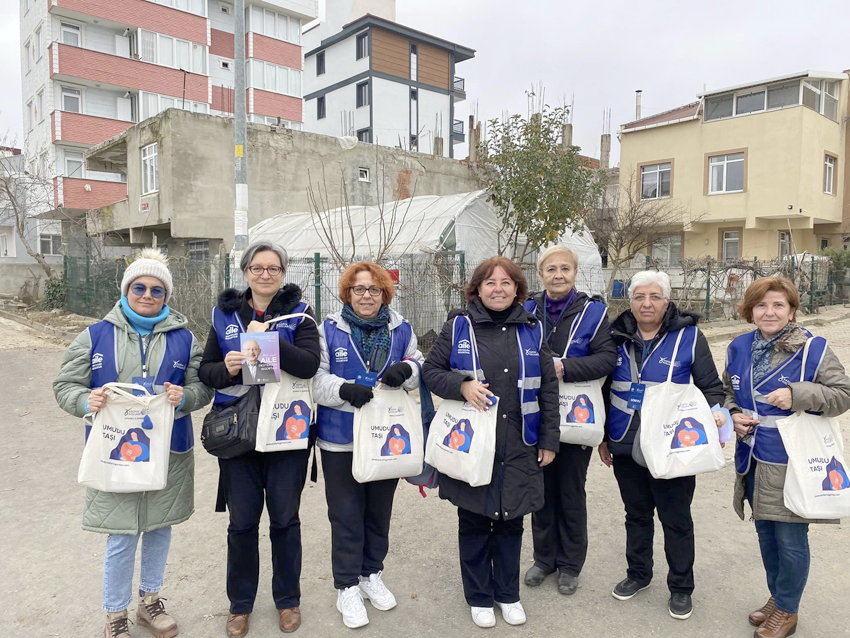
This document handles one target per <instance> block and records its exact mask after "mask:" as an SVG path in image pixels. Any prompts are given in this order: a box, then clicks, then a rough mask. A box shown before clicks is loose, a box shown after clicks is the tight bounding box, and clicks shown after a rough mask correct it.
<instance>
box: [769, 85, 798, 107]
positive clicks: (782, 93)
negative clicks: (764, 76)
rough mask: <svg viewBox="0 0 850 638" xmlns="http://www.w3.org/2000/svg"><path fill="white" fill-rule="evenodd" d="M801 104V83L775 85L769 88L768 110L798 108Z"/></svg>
mask: <svg viewBox="0 0 850 638" xmlns="http://www.w3.org/2000/svg"><path fill="white" fill-rule="evenodd" d="M799 103H800V81H799V80H794V81H793V82H785V83H784V84H773V85H771V86H769V87H767V108H768V109H781V108H783V107H786V106H797V105H798V104H799Z"/></svg>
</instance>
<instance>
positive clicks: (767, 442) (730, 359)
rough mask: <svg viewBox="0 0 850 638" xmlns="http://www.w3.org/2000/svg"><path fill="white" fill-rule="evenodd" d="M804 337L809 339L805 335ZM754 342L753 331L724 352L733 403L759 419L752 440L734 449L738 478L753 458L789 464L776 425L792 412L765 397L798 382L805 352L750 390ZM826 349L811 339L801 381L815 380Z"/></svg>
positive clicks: (822, 341) (818, 339) (822, 342)
mask: <svg viewBox="0 0 850 638" xmlns="http://www.w3.org/2000/svg"><path fill="white" fill-rule="evenodd" d="M806 334H807V335H808V336H809V337H811V334H810V333H809V332H808V331H806ZM755 338H756V331H755V330H753V331H752V332H749V333H747V334H745V335H741V336H740V337H736V338H735V339H734V340H733V341H732V343H730V344H729V347H728V348H727V349H726V371H727V372H728V373H729V377H730V380H731V382H732V390H733V392H734V393H735V403H737V404H738V407H740V408H741V410H743V411H744V414H746V415H747V416H752V415H753V414H756V413H757V414H758V419H759V423H758V425H757V426H756V427H755V428H753V436H752V437H747V439H746V440H740V439H739V440H738V442H737V443H736V445H735V470H736V471H737V472H738V474H746V473H747V472H748V471H749V469H750V459H752V458H755V459H756V460H757V461H758V462H760V463H769V464H773V465H787V464H788V453H787V452H786V451H785V445H783V443H782V437H781V436H780V435H779V429H778V428H777V427H776V422H777V421H778V420H779V419H782V418H784V417H786V416H790V415H791V414H794V411H793V410H780V409H779V408H777V407H775V406H772V405H770V404H769V403H767V402H766V401H764V396H766V395H768V394H770V393H771V392H773V391H774V390H778V389H779V388H785V387H787V386H788V384H789V383H796V382H798V381H800V372H801V371H802V365H803V351H804V348H800V350H799V351H797V352H796V353H795V354H793V355H791V356H789V357H788V358H787V359H786V360H785V361H783V362H782V363H781V364H780V365H778V366H777V367H776V368H774V369H773V370H771V371H770V372H769V373H768V375H767V376H766V377H765V378H764V379H762V380H761V381H760V382H759V383H758V384H757V385H755V386H753V357H752V347H753V343H754V341H755ZM826 347H827V342H826V339H824V338H823V337H815V338H814V339H812V343H811V345H810V346H809V356H808V359H806V370H805V372H804V374H803V381H814V380H815V377H816V376H817V373H818V368H819V367H820V364H821V361H822V360H823V355H824V353H825V352H826Z"/></svg>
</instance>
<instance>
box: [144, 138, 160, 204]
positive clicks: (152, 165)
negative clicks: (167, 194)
mask: <svg viewBox="0 0 850 638" xmlns="http://www.w3.org/2000/svg"><path fill="white" fill-rule="evenodd" d="M158 190H159V164H158V162H157V145H156V142H154V143H153V144H148V145H147V146H145V147H144V148H143V149H142V195H149V194H151V193H155V192H157V191H158Z"/></svg>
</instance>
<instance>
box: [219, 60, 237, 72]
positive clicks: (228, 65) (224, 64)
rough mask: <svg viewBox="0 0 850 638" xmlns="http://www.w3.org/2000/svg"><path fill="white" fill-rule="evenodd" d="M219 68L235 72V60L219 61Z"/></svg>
mask: <svg viewBox="0 0 850 638" xmlns="http://www.w3.org/2000/svg"><path fill="white" fill-rule="evenodd" d="M218 66H219V68H221V69H223V70H224V71H232V70H233V60H221V59H220V60H219V61H218Z"/></svg>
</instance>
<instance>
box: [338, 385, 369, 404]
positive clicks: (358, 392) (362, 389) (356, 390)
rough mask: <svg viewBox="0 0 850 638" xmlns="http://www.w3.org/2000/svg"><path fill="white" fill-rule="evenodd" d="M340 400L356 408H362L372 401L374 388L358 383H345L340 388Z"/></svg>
mask: <svg viewBox="0 0 850 638" xmlns="http://www.w3.org/2000/svg"><path fill="white" fill-rule="evenodd" d="M339 398H340V399H342V400H343V401H348V402H349V403H350V404H351V405H353V406H354V407H355V408H362V407H363V406H364V405H366V404H367V403H369V401H371V400H372V388H370V387H367V386H365V385H360V384H358V383H343V384H342V385H341V386H339Z"/></svg>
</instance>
